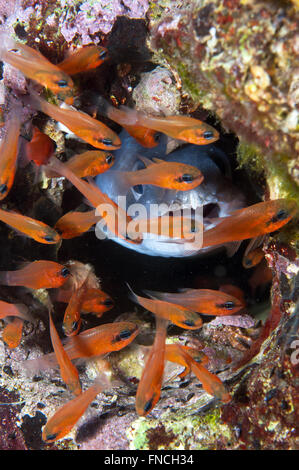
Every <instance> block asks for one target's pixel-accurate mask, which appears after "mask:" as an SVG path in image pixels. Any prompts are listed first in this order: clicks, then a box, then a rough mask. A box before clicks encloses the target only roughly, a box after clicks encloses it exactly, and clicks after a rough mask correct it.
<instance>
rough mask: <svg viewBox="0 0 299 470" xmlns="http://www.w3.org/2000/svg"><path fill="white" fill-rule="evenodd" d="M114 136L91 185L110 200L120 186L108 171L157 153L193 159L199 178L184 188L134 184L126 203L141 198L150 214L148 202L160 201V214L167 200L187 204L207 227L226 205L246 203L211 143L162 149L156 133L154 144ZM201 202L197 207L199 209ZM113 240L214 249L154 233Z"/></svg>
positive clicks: (157, 251) (151, 250)
mask: <svg viewBox="0 0 299 470" xmlns="http://www.w3.org/2000/svg"><path fill="white" fill-rule="evenodd" d="M120 138H121V141H122V145H121V148H120V149H118V150H116V151H114V156H115V163H114V165H113V167H112V168H110V169H109V170H108V171H107V172H105V173H103V174H100V175H98V176H97V177H96V184H97V186H98V187H99V188H100V189H101V190H102V191H103V192H105V193H106V194H107V195H108V196H109V197H110V198H111V199H112V200H113V201H114V202H117V201H118V197H119V196H120V195H124V191H123V188H121V185H120V184H119V179H118V178H115V177H113V172H114V171H136V170H139V169H142V168H145V166H144V163H143V162H142V161H141V160H140V159H139V158H138V156H139V155H141V156H145V157H147V158H150V159H152V158H153V157H157V158H160V159H162V160H165V161H174V162H182V163H187V164H189V165H194V166H196V167H197V168H199V169H200V171H201V172H202V173H203V175H204V181H203V183H201V184H200V185H199V186H198V187H197V188H195V189H192V190H190V191H173V190H169V189H164V188H159V187H156V186H152V185H138V186H134V187H132V188H130V189H129V191H128V192H127V193H126V194H125V195H126V208H127V209H128V208H129V206H131V205H133V204H135V203H138V204H142V205H143V206H144V207H145V208H146V211H147V214H148V216H150V208H151V207H152V205H153V204H158V205H160V204H163V206H161V207H160V210H159V213H158V215H164V214H165V213H167V212H168V211H169V210H173V209H172V207H171V205H173V204H175V207H176V209H177V210H180V209H190V208H191V213H192V215H193V217H195V218H197V217H198V215H197V214H198V213H199V214H201V215H202V217H203V219H202V220H203V222H204V226H205V229H208V228H212V227H213V226H214V223H213V220H212V219H215V218H217V217H226V216H228V215H229V214H230V213H231V212H232V211H234V210H237V209H241V208H243V207H245V206H246V201H245V196H244V195H243V194H242V193H241V191H240V190H239V189H237V188H236V187H235V186H234V185H233V183H232V181H231V167H230V162H229V159H228V157H227V156H226V155H225V154H224V153H223V152H222V151H221V150H220V149H219V148H218V147H216V146H215V145H214V144H209V145H201V146H196V145H191V144H187V145H183V146H181V147H179V148H177V149H175V150H174V151H172V152H170V153H167V142H168V139H167V137H166V136H165V135H162V134H161V135H159V144H158V145H157V147H154V148H150V149H148V148H144V147H142V146H141V145H139V144H138V143H137V142H136V141H135V139H134V138H133V137H131V136H130V135H129V134H128V133H127V132H126V131H124V130H123V131H122V132H121V134H120ZM165 204H166V205H167V206H166V207H165ZM201 207H202V212H200V211H199V208H201ZM173 213H174V212H173ZM114 241H116V242H117V243H119V244H121V245H123V246H125V247H127V248H130V249H132V250H135V251H138V252H140V253H143V254H147V255H151V256H164V257H185V256H193V255H197V254H200V253H203V252H207V251H211V250H215V247H211V248H209V247H208V248H204V249H202V250H199V251H198V250H192V249H191V250H189V251H188V252H186V250H185V249H184V243H174V241H173V240H167V239H162V237H159V236H157V235H154V234H152V235H151V236H150V237H148V238H146V239H144V240H143V242H142V243H141V244H132V243H130V242H127V241H126V240H121V239H114ZM168 241H169V242H168ZM189 246H190V244H189ZM218 248H219V247H218Z"/></svg>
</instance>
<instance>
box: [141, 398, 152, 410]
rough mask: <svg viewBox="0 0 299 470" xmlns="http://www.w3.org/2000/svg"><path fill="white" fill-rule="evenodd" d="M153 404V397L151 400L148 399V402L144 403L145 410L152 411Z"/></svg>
mask: <svg viewBox="0 0 299 470" xmlns="http://www.w3.org/2000/svg"><path fill="white" fill-rule="evenodd" d="M152 404H153V399H152V398H151V399H150V400H148V401H147V402H146V404H145V405H144V408H143V410H144V411H145V412H146V413H147V412H148V411H150V409H151V407H152Z"/></svg>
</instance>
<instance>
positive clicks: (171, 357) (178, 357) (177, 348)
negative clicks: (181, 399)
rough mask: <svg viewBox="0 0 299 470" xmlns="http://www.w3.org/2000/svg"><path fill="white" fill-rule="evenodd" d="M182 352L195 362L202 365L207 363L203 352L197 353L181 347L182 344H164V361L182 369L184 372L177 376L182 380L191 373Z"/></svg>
mask: <svg viewBox="0 0 299 470" xmlns="http://www.w3.org/2000/svg"><path fill="white" fill-rule="evenodd" d="M184 351H185V352H186V353H187V354H189V355H190V356H191V357H192V358H193V359H194V360H195V361H196V362H200V363H201V364H202V365H206V364H207V363H208V362H209V358H208V356H206V355H205V354H204V353H203V352H201V351H198V350H197V349H195V348H190V347H188V346H183V345H182V344H177V343H173V344H166V348H165V360H166V361H170V362H175V363H176V364H179V365H181V366H183V367H185V370H184V371H183V372H181V373H180V374H179V377H180V378H181V379H183V378H184V377H186V375H187V374H190V372H191V366H190V361H187V360H186V356H185V354H184Z"/></svg>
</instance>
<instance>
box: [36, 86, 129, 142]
mask: <svg viewBox="0 0 299 470" xmlns="http://www.w3.org/2000/svg"><path fill="white" fill-rule="evenodd" d="M29 102H30V103H31V104H32V105H33V106H35V107H36V109H38V110H39V111H42V112H43V113H45V114H47V115H48V116H50V117H51V118H53V119H55V120H56V121H58V122H61V123H62V124H63V125H65V126H66V127H67V128H68V129H69V130H71V131H72V132H73V133H74V134H75V135H76V136H78V137H80V138H81V139H82V140H84V141H85V142H87V143H88V144H90V145H92V146H93V147H95V148H98V149H103V150H113V149H117V148H119V147H120V145H121V141H120V139H119V137H118V135H117V134H116V133H115V132H113V131H112V130H111V129H110V128H109V127H107V126H106V125H105V124H103V123H102V122H101V121H97V120H96V119H94V118H92V117H91V116H89V115H88V114H85V113H83V112H81V111H77V110H75V109H64V108H60V107H59V106H55V105H54V104H51V103H48V102H47V101H46V100H44V99H43V98H42V97H41V96H39V95H38V94H37V93H36V92H35V91H33V90H31V91H30V99H29Z"/></svg>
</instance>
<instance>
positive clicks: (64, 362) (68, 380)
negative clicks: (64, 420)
mask: <svg viewBox="0 0 299 470" xmlns="http://www.w3.org/2000/svg"><path fill="white" fill-rule="evenodd" d="M49 322H50V336H51V341H52V346H53V349H54V352H55V355H56V359H57V362H58V364H59V367H60V375H61V378H62V380H63V381H64V383H65V384H66V385H67V386H68V388H69V389H70V390H71V392H72V393H74V394H75V395H80V394H81V393H82V388H81V384H80V379H79V373H78V370H77V367H76V366H74V364H73V363H72V361H71V360H70V358H69V356H68V355H67V353H66V352H65V349H64V347H63V345H62V342H61V340H60V338H59V336H58V333H57V330H56V328H55V325H54V322H53V319H52V315H51V312H50V310H49Z"/></svg>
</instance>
